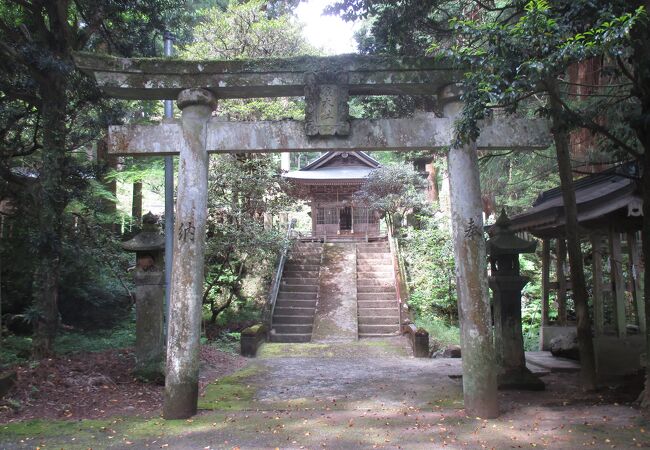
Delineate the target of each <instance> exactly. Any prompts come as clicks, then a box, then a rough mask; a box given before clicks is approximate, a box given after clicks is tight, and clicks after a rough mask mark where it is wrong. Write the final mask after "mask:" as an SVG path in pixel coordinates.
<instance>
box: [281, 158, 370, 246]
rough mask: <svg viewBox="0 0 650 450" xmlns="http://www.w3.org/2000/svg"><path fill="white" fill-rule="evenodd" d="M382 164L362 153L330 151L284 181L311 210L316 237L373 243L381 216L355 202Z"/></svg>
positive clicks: (313, 230) (288, 174) (313, 235)
mask: <svg viewBox="0 0 650 450" xmlns="http://www.w3.org/2000/svg"><path fill="white" fill-rule="evenodd" d="M377 167H379V163H378V162H377V161H376V160H375V159H373V158H371V157H370V156H368V154H366V153H364V152H361V151H350V152H347V151H330V152H327V153H325V154H324V155H322V156H321V157H319V158H318V159H316V160H314V161H313V162H311V163H310V164H308V165H307V166H305V167H303V168H302V169H300V170H296V171H292V172H288V173H286V174H284V177H285V178H286V179H287V180H289V182H290V183H291V184H292V190H293V192H294V195H296V196H297V197H299V198H302V199H305V200H307V201H308V204H309V206H310V207H311V214H310V215H311V222H312V225H311V230H312V237H313V238H317V239H323V240H332V239H337V238H355V239H356V238H358V239H364V240H367V239H370V238H372V237H377V236H378V235H379V233H380V231H379V214H378V213H377V212H376V211H373V210H370V209H369V208H367V207H365V206H363V205H361V204H359V203H358V202H355V199H354V193H355V192H357V191H358V190H359V189H360V187H361V184H362V183H363V181H364V180H365V179H366V177H367V176H368V175H369V174H370V173H371V172H372V171H373V170H374V169H376V168H377Z"/></svg>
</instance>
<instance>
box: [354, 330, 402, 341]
mask: <svg viewBox="0 0 650 450" xmlns="http://www.w3.org/2000/svg"><path fill="white" fill-rule="evenodd" d="M398 335H399V330H398V331H394V332H392V333H359V339H372V338H385V337H387V336H398Z"/></svg>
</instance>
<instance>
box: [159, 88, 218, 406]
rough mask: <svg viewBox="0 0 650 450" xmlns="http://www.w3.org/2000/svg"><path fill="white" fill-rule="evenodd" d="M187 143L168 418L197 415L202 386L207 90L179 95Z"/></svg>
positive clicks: (212, 103) (181, 172)
mask: <svg viewBox="0 0 650 450" xmlns="http://www.w3.org/2000/svg"><path fill="white" fill-rule="evenodd" d="M177 105H178V107H179V109H180V110H181V111H182V115H181V126H182V129H183V143H182V145H181V148H180V158H179V167H178V195H177V198H176V217H175V221H174V222H175V233H174V261H173V266H172V282H171V296H170V305H169V330H168V337H167V373H166V377H165V400H164V406H163V417H164V418H165V419H184V418H188V417H191V416H192V415H194V414H196V409H197V401H198V388H199V384H198V381H199V335H200V330H201V295H202V292H203V271H204V255H205V227H206V220H207V205H208V198H207V195H208V153H207V151H206V137H207V134H206V129H207V123H208V120H209V119H210V116H211V114H212V111H214V109H215V107H216V97H215V96H214V94H213V93H212V92H210V91H208V90H205V89H185V90H183V91H181V93H180V94H179V95H178V100H177Z"/></svg>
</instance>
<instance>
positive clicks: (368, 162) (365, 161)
mask: <svg viewBox="0 0 650 450" xmlns="http://www.w3.org/2000/svg"><path fill="white" fill-rule="evenodd" d="M341 155H347V156H346V157H350V156H352V157H353V158H356V159H357V160H358V161H359V163H360V164H361V165H365V166H368V167H371V168H373V169H375V168H377V167H379V166H380V164H379V161H377V160H376V159H375V158H373V157H371V156H370V155H368V154H367V153H365V152H361V151H357V152H342V151H332V152H327V153H325V154H324V155H321V156H319V157H318V158H316V159H315V160H313V161H312V162H310V163H309V164H307V165H306V166H305V167H303V168H302V169H300V171H301V172H302V171H307V170H316V169H319V168H322V167H325V166H327V163H329V162H331V161H332V160H333V159H334V158H336V157H337V156H341Z"/></svg>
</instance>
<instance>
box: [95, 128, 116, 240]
mask: <svg viewBox="0 0 650 450" xmlns="http://www.w3.org/2000/svg"><path fill="white" fill-rule="evenodd" d="M97 162H98V164H100V165H102V166H103V169H104V170H106V171H107V172H108V171H110V170H115V169H116V168H117V158H116V157H115V156H112V155H109V154H108V137H104V138H103V139H99V140H98V141H97ZM102 184H103V185H104V188H105V189H106V190H107V191H108V192H110V193H111V194H112V195H113V197H117V182H116V181H115V179H112V180H108V179H103V180H102ZM100 208H101V212H102V213H103V214H105V215H106V216H107V217H111V218H115V217H117V203H116V202H115V201H113V200H109V199H102V201H101V206H100ZM104 226H105V227H106V229H108V230H110V231H111V232H113V233H118V232H119V229H120V225H119V224H118V223H117V222H113V223H107V224H106V225H104Z"/></svg>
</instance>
